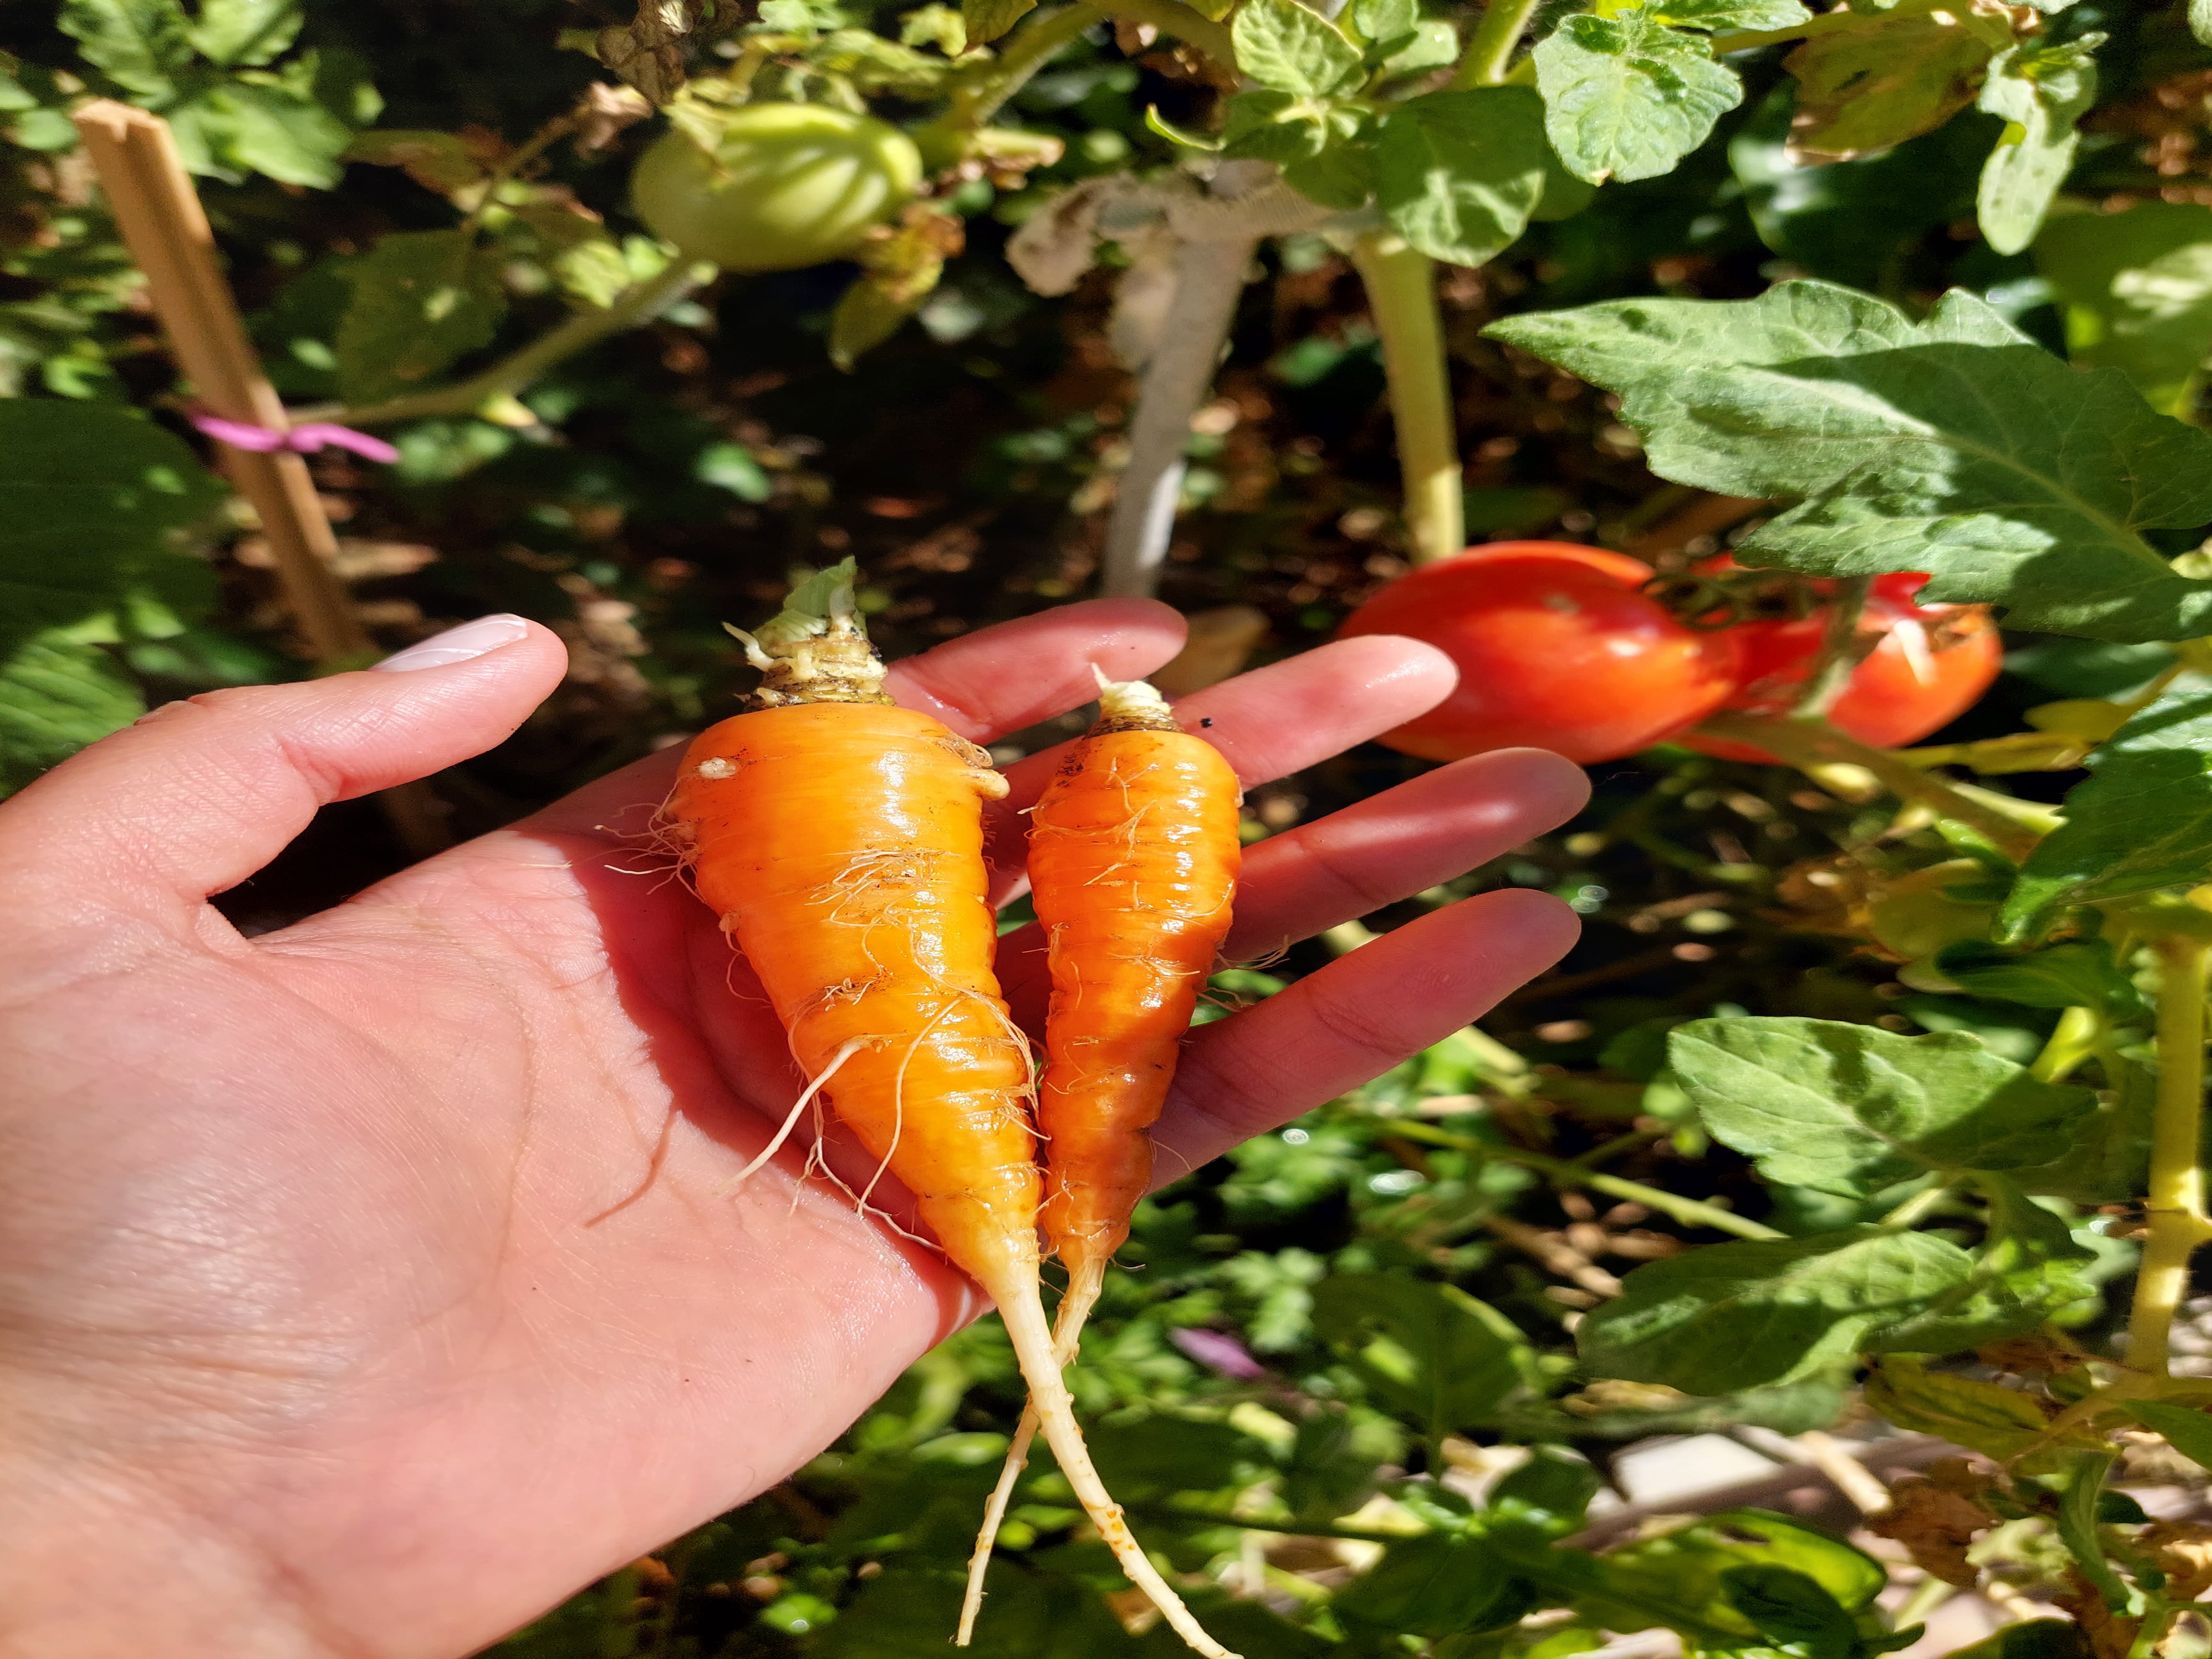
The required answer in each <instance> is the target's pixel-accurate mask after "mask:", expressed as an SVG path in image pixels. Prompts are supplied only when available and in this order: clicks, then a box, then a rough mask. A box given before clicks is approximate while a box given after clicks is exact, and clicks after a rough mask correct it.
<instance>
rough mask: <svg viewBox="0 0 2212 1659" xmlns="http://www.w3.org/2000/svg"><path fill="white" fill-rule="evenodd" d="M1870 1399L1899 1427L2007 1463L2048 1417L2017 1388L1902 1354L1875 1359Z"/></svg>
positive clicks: (1871, 1404) (1869, 1381) (2037, 1436)
mask: <svg viewBox="0 0 2212 1659" xmlns="http://www.w3.org/2000/svg"><path fill="white" fill-rule="evenodd" d="M1866 1402H1867V1405H1868V1406H1869V1407H1870V1408H1872V1409H1873V1410H1874V1411H1876V1412H1878V1413H1881V1415H1882V1416H1884V1417H1886V1418H1887V1419H1889V1420H1890V1421H1891V1422H1892V1423H1894V1424H1895V1425H1897V1426H1898V1427H1899V1428H1900V1429H1912V1430H1917V1431H1919V1432H1921V1433H1923V1434H1936V1435H1941V1436H1942V1437H1944V1438H1945V1439H1946V1440H1953V1441H1956V1442H1957V1443H1959V1444H1960V1445H1961V1446H1967V1447H1971V1448H1972V1449H1974V1450H1975V1451H1978V1452H1981V1453H1983V1454H1984V1455H1987V1456H1990V1457H1993V1458H1996V1460H1997V1461H1998V1462H2001V1463H2002V1462H2011V1460H2012V1459H2013V1458H2015V1457H2016V1456H2018V1455H2020V1454H2021V1452H2022V1451H2024V1450H2026V1449H2027V1447H2028V1446H2029V1445H2031V1444H2033V1443H2034V1442H2035V1441H2037V1440H2039V1439H2040V1438H2041V1437H2042V1436H2043V1433H2044V1431H2045V1428H2046V1427H2047V1426H2048V1420H2047V1419H2045V1416H2044V1414H2043V1413H2042V1412H2041V1411H2040V1410H2039V1409H2038V1408H2037V1407H2036V1404H2035V1402H2034V1401H2033V1400H2032V1399H2030V1398H2029V1397H2028V1396H2027V1395H2024V1394H2021V1393H2020V1392H2019V1391H2018V1390H2016V1389H2007V1388H2002V1387H2000V1386H1999V1385H1998V1384H1996V1383H1984V1382H1981V1381H1979V1380H1978V1379H1977V1378H1974V1377H1969V1376H1954V1375H1952V1374H1951V1373H1949V1372H1945V1371H1930V1370H1928V1368H1927V1367H1926V1365H1924V1364H1923V1363H1922V1362H1921V1361H1919V1360H1917V1359H1915V1358H1909V1357H1908V1356H1906V1355H1904V1354H1886V1355H1884V1356H1883V1357H1882V1358H1881V1359H1879V1360H1877V1361H1876V1362H1875V1365H1874V1369H1873V1370H1872V1371H1871V1372H1869V1375H1868V1377H1867V1383H1866Z"/></svg>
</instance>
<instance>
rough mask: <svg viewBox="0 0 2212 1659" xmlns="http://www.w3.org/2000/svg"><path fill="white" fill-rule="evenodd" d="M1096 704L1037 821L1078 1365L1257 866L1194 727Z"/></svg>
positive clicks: (1012, 1474)
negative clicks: (1211, 975) (1155, 1136)
mask: <svg viewBox="0 0 2212 1659" xmlns="http://www.w3.org/2000/svg"><path fill="white" fill-rule="evenodd" d="M1093 672H1096V670H1093ZM1098 701H1099V711H1100V712H1099V718H1098V721H1097V724H1096V725H1094V726H1092V727H1091V730H1090V732H1088V733H1087V734H1086V735H1085V737H1084V738H1083V740H1082V741H1081V742H1079V744H1076V745H1075V748H1074V750H1073V751H1072V752H1071V753H1070V754H1069V756H1068V757H1067V759H1066V761H1065V762H1064V763H1062V764H1061V766H1060V770H1059V772H1058V774H1057V775H1055V776H1054V779H1053V781H1052V782H1051V783H1050V784H1049V785H1048V786H1047V787H1046V789H1045V792H1044V794H1043V796H1042V799H1040V800H1039V801H1038V802H1037V804H1036V808H1035V810H1034V811H1031V813H1030V857H1029V867H1030V890H1031V892H1032V893H1033V894H1034V895H1035V899H1036V914H1037V921H1038V922H1039V923H1040V924H1041V925H1042V927H1043V928H1044V932H1045V941H1046V952H1047V958H1046V959H1047V961H1048V963H1049V964H1050V967H1051V971H1052V1005H1051V1009H1050V1012H1048V1015H1047V1016H1046V1020H1045V1038H1044V1046H1045V1055H1046V1066H1045V1073H1044V1079H1043V1083H1042V1087H1041V1088H1040V1090H1039V1091H1038V1096H1037V1127H1038V1129H1039V1131H1040V1133H1042V1136H1043V1139H1044V1143H1045V1155H1046V1159H1047V1163H1046V1171H1045V1192H1046V1197H1045V1205H1044V1212H1043V1216H1042V1221H1043V1225H1044V1235H1045V1242H1046V1243H1047V1245H1048V1247H1049V1248H1050V1249H1053V1250H1054V1251H1056V1252H1057V1253H1058V1254H1059V1255H1060V1260H1061V1261H1063V1262H1064V1263H1066V1267H1067V1279H1068V1283H1067V1293H1066V1296H1064V1297H1062V1298H1061V1300H1060V1316H1059V1318H1058V1320H1057V1322H1055V1324H1054V1328H1053V1345H1054V1352H1055V1356H1056V1357H1057V1358H1058V1359H1059V1361H1060V1364H1062V1365H1063V1366H1065V1365H1066V1364H1067V1363H1068V1362H1069V1361H1071V1360H1072V1359H1073V1358H1074V1357H1075V1348H1076V1340H1077V1338H1078V1337H1079V1335H1080V1334H1081V1332H1082V1329H1083V1325H1084V1322H1085V1320H1086V1319H1087V1318H1088V1317H1089V1316H1090V1313H1091V1308H1092V1306H1093V1305H1094V1304H1096V1303H1097V1300H1098V1293H1099V1291H1100V1289H1101V1288H1102V1287H1103V1285H1104V1282H1105V1278H1106V1264H1107V1262H1108V1261H1109V1260H1111V1259H1112V1257H1113V1255H1114V1252H1115V1251H1116V1250H1118V1249H1121V1244H1122V1243H1123V1241H1124V1240H1126V1239H1127V1237H1128V1236H1129V1218H1130V1216H1131V1214H1132V1213H1133V1212H1134V1211H1135V1209H1136V1207H1137V1200H1139V1199H1140V1198H1142V1197H1143V1196H1144V1195H1145V1191H1146V1188H1148V1187H1149V1186H1150V1185H1151V1184H1152V1125H1153V1123H1154V1122H1155V1121H1158V1117H1159V1115H1160V1108H1161V1107H1162V1106H1163V1105H1164V1103H1165V1102H1166V1100H1167V1093H1168V1085H1170V1083H1171V1082H1172V1081H1173V1080H1174V1078H1175V1069H1176V1060H1177V1059H1178V1057H1179V1055H1180V1052H1181V1044H1182V1036H1183V1033H1184V1032H1185V1031H1186V1030H1188V1029H1189V1027H1190V1018H1191V1013H1192V1011H1193V1010H1194V1007H1195V1006H1197V1001H1198V993H1199V989H1200V987H1201V986H1203V985H1204V984H1205V982H1206V975H1207V973H1208V971H1209V970H1210V969H1212V964H1213V959H1214V953H1215V952H1216V951H1218V950H1219V949H1220V947H1221V941H1222V939H1223V938H1224V937H1225V935H1226V934H1227V933H1228V932H1229V921H1230V903H1231V898H1232V896H1233V895H1234V894H1235V891H1236V887H1237V866H1238V864H1239V862H1240V859H1241V855H1242V844H1241V842H1240V841H1239V839H1238V836H1237V802H1238V799H1239V792H1238V789H1237V775H1236V774H1235V773H1234V772H1233V771H1231V769H1230V766H1229V763H1228V762H1227V761H1225V760H1224V759H1223V758H1222V757H1221V753H1220V751H1219V750H1217V749H1215V748H1214V746H1213V745H1212V744H1210V743H1207V742H1206V740H1205V739H1204V738H1196V737H1193V736H1191V735H1190V734H1189V733H1188V732H1183V731H1182V730H1181V729H1180V728H1179V727H1178V726H1176V723H1175V719H1174V717H1173V716H1172V715H1171V714H1169V712H1168V707H1167V704H1166V703H1165V702H1162V701H1161V699H1160V696H1159V693H1158V692H1157V691H1155V690H1152V687H1151V686H1149V685H1146V684H1143V683H1142V682H1141V681H1139V682H1136V683H1133V684H1115V683H1113V682H1111V681H1109V680H1108V679H1106V678H1105V677H1104V676H1103V675H1101V676H1100V677H1099V699H1098ZM1037 1421H1038V1419H1037V1414H1036V1410H1035V1409H1034V1407H1033V1408H1032V1409H1031V1410H1030V1411H1029V1412H1026V1413H1024V1414H1023V1417H1022V1422H1021V1426H1020V1428H1019V1429H1018V1430H1017V1431H1015V1436H1014V1443H1013V1445H1012V1448H1011V1449H1009V1450H1008V1452H1007V1454H1006V1468H1004V1470H1003V1471H1002V1472H1001V1473H1000V1477H999V1485H998V1489H997V1490H996V1491H995V1492H993V1493H992V1495H991V1502H990V1504H989V1507H988V1508H987V1510H986V1511H985V1515H984V1520H983V1529H982V1531H981V1534H980V1535H979V1536H978V1537H977V1539H976V1541H975V1555H974V1557H973V1558H972V1559H970V1560H969V1567H968V1595H967V1600H966V1601H965V1603H964V1604H963V1607H962V1608H961V1617H960V1631H959V1634H958V1635H957V1637H956V1638H954V1639H955V1640H956V1641H957V1642H958V1643H960V1644H962V1645H963V1646H965V1645H966V1644H967V1642H968V1638H969V1634H970V1633H971V1632H972V1631H973V1629H974V1626H975V1615H976V1613H977V1611H978V1610H979V1608H980V1607H981V1600H982V1594H983V1577H984V1574H985V1572H986V1571H987V1569H988V1567H989V1565H990V1559H991V1547H992V1544H993V1542H994V1539H995V1537H996V1534H997V1532H998V1528H999V1523H1000V1521H1001V1519H1002V1518H1003V1517H1004V1516H1005V1514H1006V1504H1007V1503H1008V1501H1009V1500H1010V1499H1011V1498H1012V1495H1013V1489H1014V1483H1015V1481H1016V1480H1018V1478H1019V1476H1020V1474H1021V1472H1022V1468H1023V1465H1024V1463H1025V1462H1027V1460H1028V1456H1029V1449H1030V1443H1031V1441H1032V1440H1033V1439H1034V1438H1035V1437H1036V1429H1037Z"/></svg>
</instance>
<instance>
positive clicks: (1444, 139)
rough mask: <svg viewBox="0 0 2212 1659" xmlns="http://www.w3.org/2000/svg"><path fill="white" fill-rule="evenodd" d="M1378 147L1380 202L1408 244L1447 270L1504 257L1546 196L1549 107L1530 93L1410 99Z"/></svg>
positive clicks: (1493, 91) (1494, 91)
mask: <svg viewBox="0 0 2212 1659" xmlns="http://www.w3.org/2000/svg"><path fill="white" fill-rule="evenodd" d="M1375 148H1376V157H1375V160H1376V201H1377V203H1378V204H1379V205H1380V206H1381V207H1382V209H1383V212H1384V213H1385V214H1387V215H1389V219H1390V222H1391V224H1392V226H1393V227H1395V228H1396V230H1397V232H1398V234H1400V235H1401V236H1403V237H1404V238H1405V239H1406V240H1407V242H1409V243H1411V244H1412V245H1413V246H1414V247H1417V248H1419V250H1420V251H1421V252H1424V253H1425V254H1427V255H1428V256H1429V257H1430V258H1432V259H1441V260H1443V261H1444V262H1445V263H1446V264H1455V265H1479V264H1484V263H1486V261H1488V260H1490V259H1492V258H1495V257H1496V256H1497V255H1498V254H1499V253H1501V252H1504V249H1505V247H1506V246H1507V245H1508V244H1510V242H1511V241H1512V240H1514V238H1516V236H1518V235H1520V234H1521V232H1522V229H1523V228H1525V227H1526V226H1527V224H1528V216H1529V214H1530V213H1531V212H1533V211H1534V209H1535V207H1536V204H1537V203H1538V202H1539V201H1541V199H1542V197H1543V194H1544V183H1545V172H1546V168H1545V163H1546V161H1547V159H1548V158H1549V155H1550V146H1549V144H1548V143H1546V141H1545V137H1544V104H1543V100H1542V99H1541V98H1539V97H1538V96H1537V95H1536V94H1534V92H1531V91H1529V90H1528V88H1525V87H1484V88H1478V89H1476V90H1474V91H1471V92H1432V93H1431V94H1428V96H1426V97H1425V98H1413V99H1409V100H1407V101H1406V102H1405V103H1402V104H1401V105H1399V106H1397V107H1396V108H1395V109H1394V110H1392V111H1391V112H1390V114H1389V118H1388V119H1386V120H1385V121H1384V122H1383V131H1382V136H1381V137H1380V138H1379V139H1378V140H1377V141H1376V147H1375Z"/></svg>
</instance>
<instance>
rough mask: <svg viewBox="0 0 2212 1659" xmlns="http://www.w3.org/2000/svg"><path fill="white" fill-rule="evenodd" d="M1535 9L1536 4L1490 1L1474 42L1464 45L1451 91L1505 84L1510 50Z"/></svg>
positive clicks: (1529, 0)
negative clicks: (1464, 48) (1463, 51)
mask: <svg viewBox="0 0 2212 1659" xmlns="http://www.w3.org/2000/svg"><path fill="white" fill-rule="evenodd" d="M1535 9H1536V0H1490V6H1489V9H1487V10H1486V11H1485V12H1484V13H1483V14H1482V21H1480V23H1477V24H1476V25H1475V26H1474V38H1473V39H1472V40H1469V41H1468V43H1467V55H1466V56H1465V57H1464V58H1461V59H1460V60H1459V72H1458V73H1457V74H1456V75H1455V76H1452V82H1451V84H1452V90H1453V91H1454V92H1465V91H1466V90H1467V89H1468V88H1469V87H1495V86H1499V85H1502V84H1504V80H1505V71H1506V69H1507V68H1508V66H1509V65H1510V64H1511V63H1512V62H1513V48H1514V47H1516V46H1518V45H1520V44H1521V36H1522V33H1525V32H1526V31H1527V29H1528V19H1529V17H1530V16H1531V15H1533V14H1534V11H1535Z"/></svg>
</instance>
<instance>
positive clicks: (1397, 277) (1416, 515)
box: [1352, 231, 1467, 564]
mask: <svg viewBox="0 0 2212 1659" xmlns="http://www.w3.org/2000/svg"><path fill="white" fill-rule="evenodd" d="M1352 264H1353V265H1354V266H1356V267H1357V268H1358V271H1359V278H1360V281H1362V282H1363V283H1365V284H1366V285H1367V304H1368V308H1369V309H1370V311H1371V312H1372V313H1374V317H1375V331H1376V333H1378V334H1380V335H1381V336H1382V337H1383V374H1385V375H1386V376H1387V377H1388V379H1389V387H1390V418H1391V421H1392V422H1393V423H1394V424H1395V426H1396V428H1397V433H1398V465H1399V469H1400V471H1401V473H1402V474H1403V475H1404V478H1405V490H1406V506H1405V512H1406V528H1407V532H1408V533H1409V534H1410V535H1411V537H1412V538H1413V562H1414V563H1415V564H1432V563H1434V562H1436V561H1437V560H1438V559H1448V558H1449V557H1450V556H1452V555H1453V554H1455V553H1457V552H1459V551H1460V550H1462V549H1463V548H1464V547H1465V546H1466V544H1467V532H1466V526H1465V513H1466V507H1465V502H1464V501H1463V499H1462V482H1461V472H1460V462H1459V437H1458V429H1457V423H1456V422H1455V419H1454V417H1453V412H1452V398H1451V381H1450V379H1449V370H1448V368H1447V365H1446V360H1445V356H1444V332H1443V315H1442V313H1440V312H1439V311H1438V310H1437V284H1436V264H1435V262H1434V261H1433V260H1431V258H1429V257H1428V255H1426V254H1425V253H1423V252H1420V251H1419V249H1416V248H1413V247H1411V246H1407V243H1406V242H1405V241H1403V240H1401V239H1400V238H1399V237H1397V236H1395V235H1392V234H1389V232H1387V231H1370V232H1369V233H1368V234H1366V235H1364V236H1362V237H1361V238H1360V239H1359V240H1358V241H1357V242H1355V243H1353V244H1352Z"/></svg>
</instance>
